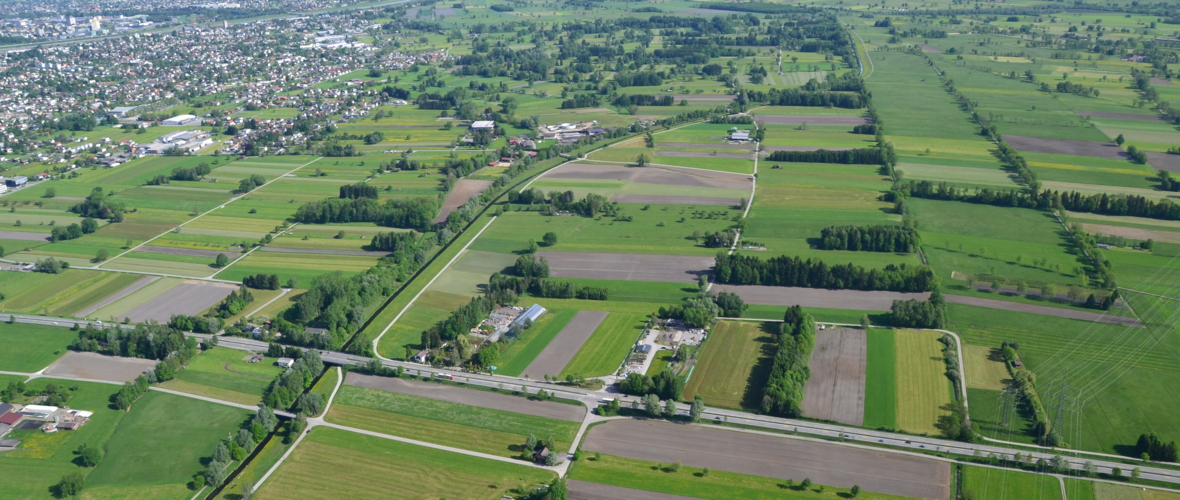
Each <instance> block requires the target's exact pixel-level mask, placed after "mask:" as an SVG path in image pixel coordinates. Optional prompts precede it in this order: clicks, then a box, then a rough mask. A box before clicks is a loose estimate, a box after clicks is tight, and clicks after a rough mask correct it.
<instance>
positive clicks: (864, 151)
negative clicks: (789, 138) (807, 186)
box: [766, 148, 883, 165]
mask: <svg viewBox="0 0 1180 500" xmlns="http://www.w3.org/2000/svg"><path fill="white" fill-rule="evenodd" d="M882 159H883V154H882V150H881V149H878V148H857V149H845V150H829V149H817V150H815V151H774V152H772V153H770V155H769V156H767V157H766V160H767V161H785V162H806V163H845V164H859V165H878V164H880V163H881V162H882V161H883V160H882Z"/></svg>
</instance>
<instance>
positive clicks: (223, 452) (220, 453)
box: [190, 405, 279, 499]
mask: <svg viewBox="0 0 1180 500" xmlns="http://www.w3.org/2000/svg"><path fill="white" fill-rule="evenodd" d="M278 425H279V419H278V417H276V416H275V413H274V410H273V409H271V408H270V407H269V406H267V405H262V406H261V407H259V408H258V411H257V412H256V413H254V415H252V416H251V417H250V420H249V421H247V422H246V423H245V424H244V425H243V426H242V428H241V429H238V432H237V434H234V435H233V437H232V438H226V439H223V440H222V441H221V442H219V443H217V448H215V449H214V450H213V456H212V457H210V458H209V463H208V465H207V466H206V467H205V470H204V471H203V472H201V473H199V474H197V475H195V476H193V482H192V484H191V485H190V487H192V489H194V490H200V489H201V488H204V487H205V486H206V485H209V486H212V487H214V488H216V487H218V486H221V485H222V483H224V482H225V480H226V478H227V477H228V476H229V473H230V470H231V469H230V464H232V463H233V462H235V461H241V460H244V459H245V458H246V457H247V456H249V455H250V452H251V451H254V448H255V447H256V446H258V445H260V444H262V441H263V440H265V439H266V436H267V435H268V434H270V433H271V432H274V430H275V428H276V427H278ZM251 493H253V486H252V485H251V484H250V483H246V484H245V485H244V486H243V487H242V495H241V496H242V498H243V499H246V498H248V497H249V496H250V494H251Z"/></svg>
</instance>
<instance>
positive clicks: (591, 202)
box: [508, 188, 620, 217]
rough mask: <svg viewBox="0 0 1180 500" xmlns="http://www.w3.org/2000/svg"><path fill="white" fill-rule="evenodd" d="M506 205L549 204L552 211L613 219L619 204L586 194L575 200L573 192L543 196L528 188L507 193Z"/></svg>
mask: <svg viewBox="0 0 1180 500" xmlns="http://www.w3.org/2000/svg"><path fill="white" fill-rule="evenodd" d="M508 203H517V204H522V205H537V204H549V206H550V207H552V210H555V211H563V212H573V213H576V214H578V215H581V216H583V217H597V216H599V215H606V216H609V217H613V216H615V215H617V214H618V213H619V210H620V208H619V204H618V203H615V202H612V201H610V199H609V198H607V197H605V196H602V195H600V194H595V193H587V194H586V196H585V197H583V198H582V199H580V200H579V199H577V198H576V197H575V195H574V192H573V191H564V192H557V191H553V192H550V193H549V194H545V193H544V192H542V191H541V190H540V189H537V188H530V189H527V190H524V191H512V192H509V193H508Z"/></svg>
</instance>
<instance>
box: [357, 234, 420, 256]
mask: <svg viewBox="0 0 1180 500" xmlns="http://www.w3.org/2000/svg"><path fill="white" fill-rule="evenodd" d="M417 246H418V237H417V236H415V235H414V233H413V232H410V231H401V232H396V233H393V232H390V233H377V234H376V235H373V238H372V239H370V240H369V245H368V246H367V247H366V248H367V249H369V250H374V251H378V252H390V253H408V252H413V251H415V250H416V249H417Z"/></svg>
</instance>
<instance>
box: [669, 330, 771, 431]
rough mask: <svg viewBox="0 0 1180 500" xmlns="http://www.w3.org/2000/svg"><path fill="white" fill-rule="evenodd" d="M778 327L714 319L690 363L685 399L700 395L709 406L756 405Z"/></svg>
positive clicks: (751, 407)
mask: <svg viewBox="0 0 1180 500" xmlns="http://www.w3.org/2000/svg"><path fill="white" fill-rule="evenodd" d="M778 326H779V324H778V323H759V322H756V321H721V322H718V323H717V326H715V327H713V332H712V333H710V334H709V337H708V339H707V340H706V341H705V345H704V347H703V348H702V349H703V351H702V353H701V354H700V357H699V358H698V360H697V362H696V364H694V365H693V369H692V375H691V376H690V377H689V379H688V383H687V384H686V385H685V388H684V397H685V399H689V400H691V399H693V398H695V397H696V396H700V397H701V398H703V399H704V400H705V404H707V405H709V406H718V407H722V408H733V409H747V410H751V409H756V408H760V407H761V403H762V386H763V385H764V384H765V383H766V378H767V377H769V376H770V365H771V363H772V361H773V360H774V351H775V348H776V346H775V343H774V339H775V335H776V333H777V332H775V331H774V330H775V329H777V328H778Z"/></svg>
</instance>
